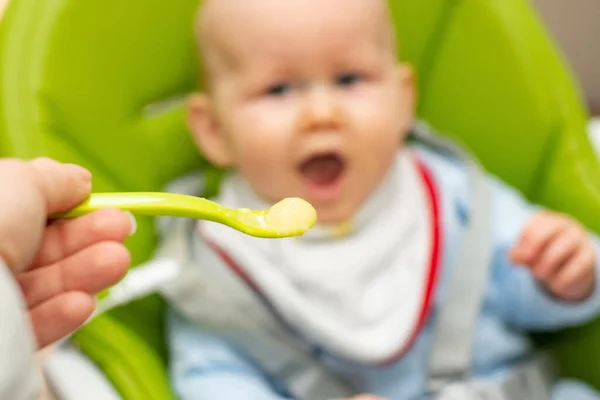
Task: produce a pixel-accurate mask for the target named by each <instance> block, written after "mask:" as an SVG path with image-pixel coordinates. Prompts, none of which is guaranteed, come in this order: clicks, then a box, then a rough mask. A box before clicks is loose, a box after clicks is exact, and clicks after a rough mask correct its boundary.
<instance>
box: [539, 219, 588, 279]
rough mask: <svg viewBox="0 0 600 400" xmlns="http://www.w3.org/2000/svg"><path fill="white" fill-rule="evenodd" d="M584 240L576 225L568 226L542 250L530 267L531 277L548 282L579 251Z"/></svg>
mask: <svg viewBox="0 0 600 400" xmlns="http://www.w3.org/2000/svg"><path fill="white" fill-rule="evenodd" d="M585 240H586V237H585V232H584V231H583V230H582V229H580V228H579V227H578V226H577V225H571V226H569V227H568V228H567V229H565V230H564V231H562V232H561V233H559V234H558V235H557V236H555V237H554V238H553V239H552V240H550V242H549V243H548V244H547V245H546V247H545V248H544V249H542V252H541V254H539V256H538V257H537V259H536V260H535V261H534V263H533V265H532V266H531V270H532V273H533V275H534V276H535V277H536V278H537V279H538V280H540V281H542V282H549V281H550V280H551V279H552V278H553V277H554V276H555V275H556V274H557V273H559V272H560V269H561V266H563V265H565V264H566V263H567V260H569V259H570V258H571V257H573V256H574V255H575V254H576V253H577V251H579V250H580V249H581V247H582V246H583V243H584V242H585Z"/></svg>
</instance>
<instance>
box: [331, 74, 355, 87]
mask: <svg viewBox="0 0 600 400" xmlns="http://www.w3.org/2000/svg"><path fill="white" fill-rule="evenodd" d="M360 78H361V77H360V75H359V74H356V73H346V74H341V75H338V77H337V78H336V83H337V84H338V85H340V86H352V85H355V84H356V83H358V81H360Z"/></svg>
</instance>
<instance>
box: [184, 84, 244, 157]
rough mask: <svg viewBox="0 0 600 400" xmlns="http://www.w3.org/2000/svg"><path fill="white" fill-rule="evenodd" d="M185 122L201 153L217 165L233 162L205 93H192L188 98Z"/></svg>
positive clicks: (225, 139)
mask: <svg viewBox="0 0 600 400" xmlns="http://www.w3.org/2000/svg"><path fill="white" fill-rule="evenodd" d="M187 123H188V127H189V129H190V130H191V131H192V135H193V137H194V140H195V141H196V145H197V146H198V147H199V148H200V151H201V152H202V154H203V155H204V156H205V157H206V158H207V159H208V161H210V162H211V163H213V164H215V165H216V166H219V167H229V166H231V164H232V162H233V157H232V153H231V151H230V148H229V145H228V142H227V138H225V136H224V134H223V132H222V130H221V126H220V124H219V121H218V118H217V116H216V114H215V112H214V108H213V106H212V104H211V101H210V99H209V98H208V96H207V95H205V94H203V93H201V94H194V95H192V96H191V97H190V98H189V100H188V111H187Z"/></svg>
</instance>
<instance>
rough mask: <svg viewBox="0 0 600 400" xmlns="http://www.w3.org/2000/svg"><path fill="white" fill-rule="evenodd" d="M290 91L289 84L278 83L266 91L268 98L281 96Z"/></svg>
mask: <svg viewBox="0 0 600 400" xmlns="http://www.w3.org/2000/svg"><path fill="white" fill-rule="evenodd" d="M291 89H292V85H290V84H289V83H278V84H276V85H273V86H270V87H269V88H268V89H267V92H266V93H267V95H269V96H283V95H284V94H286V93H287V92H289V91H290V90H291Z"/></svg>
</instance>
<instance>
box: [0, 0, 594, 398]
mask: <svg viewBox="0 0 600 400" xmlns="http://www.w3.org/2000/svg"><path fill="white" fill-rule="evenodd" d="M196 2H197V0H177V1H175V2H171V3H167V2H165V1H161V0H128V1H123V0H86V1H76V0H18V1H17V0H13V1H12V2H11V4H10V5H9V8H8V10H7V11H6V15H5V17H4V20H3V21H2V23H1V24H0V79H1V81H0V82H1V83H0V88H1V92H0V154H1V155H2V156H17V157H22V158H30V157H34V156H40V155H47V156H52V157H55V158H58V159H60V160H64V161H69V162H76V163H80V164H82V165H85V166H86V167H88V168H90V169H91V170H92V171H93V173H94V189H95V191H123V190H128V191H131V190H140V191H141V190H144V191H151V190H161V189H163V187H164V185H165V183H166V182H168V181H169V180H170V179H172V178H174V177H176V176H178V175H180V174H182V173H184V172H186V171H189V170H191V169H193V168H207V166H206V164H205V163H204V162H203V160H202V158H201V157H200V156H199V155H198V154H196V152H195V149H194V146H193V145H192V142H191V140H190V138H189V136H188V134H187V132H186V128H185V124H184V119H183V115H184V111H183V100H184V98H185V96H186V95H187V94H188V93H190V92H191V91H193V90H195V89H196V83H197V79H196V78H197V76H196V69H195V66H196V60H195V54H194V44H193V38H192V30H191V24H192V20H193V11H194V9H195V7H196ZM390 4H391V7H392V9H393V12H394V18H395V20H396V22H397V27H398V38H399V46H400V49H401V54H402V58H403V59H404V60H406V61H408V62H410V63H412V64H413V65H414V67H415V70H416V72H417V77H418V88H419V109H418V114H419V117H421V118H423V119H425V120H427V121H428V122H430V123H432V124H433V125H434V126H435V127H436V128H438V129H440V130H442V131H444V132H448V133H449V134H450V135H451V136H452V137H454V138H456V139H457V140H459V141H461V142H463V143H464V144H466V145H467V146H468V147H469V148H470V149H471V150H472V151H473V152H474V153H475V154H476V155H477V156H478V157H479V158H480V159H481V160H482V162H483V164H484V165H485V166H486V167H487V168H488V169H489V170H490V171H491V172H493V173H495V174H497V175H498V176H499V177H500V178H502V179H504V180H505V181H507V182H509V183H510V184H512V185H514V186H515V187H517V188H518V189H519V190H521V191H522V192H523V193H525V194H526V195H527V196H528V197H529V198H530V199H531V200H533V201H536V202H539V203H542V204H545V205H547V206H549V207H552V208H555V209H557V210H561V211H564V212H568V213H571V214H573V215H574V216H576V217H578V218H579V219H580V220H581V221H582V222H584V223H585V224H587V225H588V226H589V227H590V228H591V229H592V230H594V231H595V232H600V219H599V218H594V216H595V215H597V214H598V213H597V212H596V211H595V210H600V186H599V182H600V179H598V178H599V177H600V168H599V166H598V162H597V160H596V158H595V157H594V155H593V152H592V149H591V146H590V144H589V143H588V140H587V136H586V132H585V123H586V118H587V116H586V112H585V109H584V107H583V106H582V103H581V100H580V96H579V93H578V90H577V87H576V84H575V83H574V81H573V79H572V77H571V75H570V72H569V71H568V69H567V68H566V67H565V63H564V61H563V60H562V58H561V57H560V55H559V54H558V53H557V51H556V49H555V48H554V46H553V44H552V41H551V40H550V39H549V37H548V35H547V33H546V32H545V31H544V29H543V27H542V25H541V24H540V22H539V21H538V19H537V17H536V15H535V13H534V11H533V10H532V9H531V6H530V5H529V3H528V2H527V1H525V0H503V1H485V0H461V1H446V0H420V1H414V0H393V1H390ZM155 244H156V235H155V233H154V230H153V226H152V220H151V219H149V218H146V219H141V220H140V221H139V229H138V233H137V234H136V235H135V236H134V237H133V238H131V239H130V240H129V241H128V246H129V247H130V249H131V250H132V252H133V256H134V257H133V263H134V265H137V264H139V263H141V262H143V261H144V260H146V259H148V258H149V257H151V255H152V251H153V249H154V247H155ZM163 307H164V304H163V302H162V300H160V299H159V298H157V297H149V298H146V299H143V300H141V301H138V302H135V303H134V304H130V305H127V306H126V307H122V308H119V309H116V310H114V311H111V312H109V313H107V314H105V315H102V316H101V317H99V318H97V319H96V320H95V321H93V322H92V323H91V324H89V325H87V326H85V327H84V328H83V329H81V330H80V331H79V333H78V334H77V335H76V336H75V340H76V342H77V343H78V344H79V346H80V347H81V348H82V349H83V350H84V351H85V352H86V353H88V354H89V355H90V357H91V358H92V359H93V360H94V361H95V362H96V363H98V364H99V365H101V366H102V368H103V369H104V370H105V372H106V374H107V376H108V377H109V379H111V380H112V381H113V383H114V384H115V385H116V387H117V389H118V390H119V391H120V392H121V393H122V395H123V397H124V398H125V399H127V400H131V399H144V400H148V399H166V398H170V396H172V394H171V392H170V389H169V385H168V382H167V379H166V374H165V370H164V361H165V358H166V357H167V355H166V354H165V349H164V337H163V330H162V323H163V319H162V308H163ZM599 329H600V328H599V327H598V325H597V324H592V325H590V326H588V327H586V328H585V329H578V330H576V331H571V332H568V333H563V334H561V335H560V336H558V337H557V338H553V340H552V344H553V347H554V349H556V352H557V356H558V358H559V360H560V362H561V366H562V367H563V369H564V372H565V373H566V374H569V375H575V376H578V377H583V378H585V379H587V380H588V381H590V382H592V383H594V384H595V385H596V386H598V387H600V377H599V376H598V374H595V373H594V371H597V370H598V368H599V367H600V364H599V362H598V361H594V360H600V357H599V356H600V340H598V339H600V336H599V335H600V332H599ZM584 346H586V347H584ZM584 351H585V354H587V357H585V358H584V357H582V355H583V354H584V353H583V352H584ZM592 353H593V354H595V355H596V357H590V355H591V354H592Z"/></svg>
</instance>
